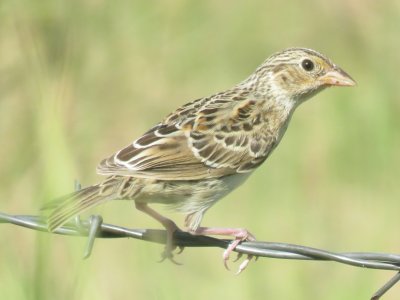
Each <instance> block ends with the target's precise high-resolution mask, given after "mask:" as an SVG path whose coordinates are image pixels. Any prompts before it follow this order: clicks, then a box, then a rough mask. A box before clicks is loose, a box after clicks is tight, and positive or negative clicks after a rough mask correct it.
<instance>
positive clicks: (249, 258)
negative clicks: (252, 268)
mask: <svg viewBox="0 0 400 300" xmlns="http://www.w3.org/2000/svg"><path fill="white" fill-rule="evenodd" d="M252 258H253V255H248V256H247V258H246V259H245V260H244V261H243V262H242V263H241V264H240V266H239V268H238V271H237V272H236V273H235V275H239V274H240V273H242V272H243V270H245V269H246V268H247V266H248V265H249V262H250V261H251V259H252Z"/></svg>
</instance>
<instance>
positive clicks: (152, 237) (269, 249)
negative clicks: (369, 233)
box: [0, 212, 400, 300]
mask: <svg viewBox="0 0 400 300" xmlns="http://www.w3.org/2000/svg"><path fill="white" fill-rule="evenodd" d="M0 223H10V224H14V225H17V226H22V227H26V228H30V229H34V230H38V231H43V232H49V231H48V229H47V224H46V220H45V219H44V218H43V217H39V216H29V215H9V214H6V213H2V212H0ZM53 233H55V234H61V235H70V236H87V237H88V242H87V246H86V249H85V253H84V258H88V257H89V256H90V254H91V252H92V249H93V246H94V241H95V239H96V238H135V239H139V240H143V241H149V242H154V243H159V244H165V242H166V240H167V233H166V231H165V230H159V229H128V228H125V227H122V226H117V225H112V224H105V223H103V219H102V217H101V216H99V215H96V216H91V217H90V218H89V220H86V221H81V220H80V219H79V217H78V218H76V219H75V221H74V222H69V223H67V224H66V225H64V226H62V227H60V228H58V229H56V230H55V231H54V232H53ZM231 242H232V240H229V239H217V238H213V237H209V236H201V235H191V234H190V233H187V232H184V231H177V232H175V234H174V243H175V245H176V246H177V247H180V248H185V247H219V248H224V249H226V248H227V247H228V245H229V244H230V243H231ZM234 251H235V252H237V253H238V254H239V255H243V254H247V255H253V256H255V257H268V258H276V259H297V260H314V261H315V260H317V261H334V262H338V263H342V264H346V265H351V266H356V267H361V268H369V269H379V270H392V271H397V273H396V275H395V276H393V277H392V278H391V279H390V280H389V281H388V282H387V283H386V284H385V285H384V286H383V287H381V288H380V289H379V290H378V291H377V292H376V293H375V294H374V295H373V296H372V297H371V300H378V299H380V298H381V297H382V296H383V295H384V294H385V293H386V292H387V291H388V290H389V289H390V288H391V287H393V286H394V285H395V284H396V283H397V282H398V281H399V280H400V255H399V254H388V253H372V252H344V253H335V252H331V251H326V250H322V249H316V248H311V247H306V246H301V245H295V244H287V243H276V242H263V241H252V242H247V241H246V242H242V243H241V244H239V245H238V246H237V247H236V248H235V249H234Z"/></svg>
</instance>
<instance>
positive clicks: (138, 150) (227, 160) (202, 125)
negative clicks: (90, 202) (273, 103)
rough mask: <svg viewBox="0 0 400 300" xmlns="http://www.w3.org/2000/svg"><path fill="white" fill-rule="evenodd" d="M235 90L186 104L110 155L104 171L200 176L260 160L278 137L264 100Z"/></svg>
mask: <svg viewBox="0 0 400 300" xmlns="http://www.w3.org/2000/svg"><path fill="white" fill-rule="evenodd" d="M252 99H254V98H253V97H251V96H250V95H248V94H246V93H242V94H241V95H235V94H234V93H233V92H232V91H228V92H225V93H220V94H216V95H214V96H212V97H210V98H202V99H198V100H196V101H193V102H192V103H189V104H186V105H184V106H182V107H181V108H179V109H178V110H177V111H175V112H174V113H172V114H171V115H169V116H168V117H167V118H166V119H165V120H164V121H163V122H161V123H159V124H157V125H156V126H154V127H153V128H152V129H150V130H149V131H148V132H146V133H145V134H144V135H143V136H141V137H140V138H138V139H137V140H136V141H134V142H133V143H132V144H130V145H128V146H127V147H125V148H123V149H122V150H120V151H118V152H117V153H115V154H114V155H112V156H111V157H109V158H107V159H104V160H103V161H102V162H101V163H100V164H99V166H98V168H97V171H98V173H99V174H104V175H130V176H135V177H144V178H155V179H159V180H196V179H205V178H212V177H221V176H226V175H230V174H234V173H238V172H239V173H244V172H250V171H252V170H254V169H255V168H256V167H257V166H259V165H260V164H261V163H262V162H263V161H264V160H265V159H266V158H267V156H268V155H269V153H270V152H271V151H272V150H273V149H274V147H275V146H276V143H277V137H276V135H275V134H273V133H274V130H272V128H271V124H269V123H268V122H266V121H268V120H267V119H266V116H265V110H264V109H263V105H264V103H263V102H262V101H257V100H252Z"/></svg>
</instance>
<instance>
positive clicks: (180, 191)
mask: <svg viewBox="0 0 400 300" xmlns="http://www.w3.org/2000/svg"><path fill="white" fill-rule="evenodd" d="M355 84H356V82H355V81H354V79H352V78H351V76H350V75H349V74H347V73H346V72H345V71H344V70H343V69H342V68H340V67H339V66H337V65H335V64H334V63H333V62H332V61H331V60H330V59H328V58H327V57H326V56H324V55H322V54H321V53H319V52H317V51H315V50H312V49H308V48H300V47H295V48H288V49H285V50H283V51H280V52H277V53H275V54H272V55H271V56H270V57H268V58H267V59H266V60H265V61H264V62H263V63H262V64H261V65H260V66H259V67H258V68H256V70H255V71H254V72H253V73H252V74H251V75H250V76H248V77H247V78H246V79H244V80H243V81H241V82H239V83H238V84H236V85H234V86H233V87H232V88H229V89H226V90H224V91H222V92H218V93H215V94H213V95H211V96H208V97H203V98H199V99H197V100H194V101H192V102H189V103H187V104H184V105H183V106H181V107H180V108H178V109H177V110H175V111H174V112H172V113H171V114H169V115H167V116H166V117H165V118H164V119H163V120H162V121H161V122H159V123H158V124H156V125H155V126H154V127H152V128H151V129H149V130H148V131H147V132H145V133H144V134H143V135H142V136H140V137H139V138H137V139H136V140H134V141H133V142H132V143H130V144H128V145H127V146H126V147H123V148H122V149H121V150H119V151H117V152H116V153H114V154H112V155H111V156H108V157H107V158H105V159H104V160H102V161H101V162H100V163H99V165H98V166H97V173H98V174H100V175H104V176H105V179H104V180H103V181H101V182H100V183H98V184H94V185H91V186H88V187H85V188H83V189H81V190H78V191H76V192H74V193H72V194H70V195H67V196H65V197H62V198H61V200H60V201H55V202H54V203H55V204H53V205H50V206H49V207H51V208H52V211H51V212H50V214H49V216H48V219H47V225H48V229H49V231H51V232H52V231H54V230H56V229H57V228H59V227H60V226H62V225H63V224H65V223H66V222H67V221H69V220H70V219H71V218H72V217H74V216H76V215H79V214H81V213H82V212H84V211H86V210H87V209H89V208H92V207H94V206H96V205H99V204H101V203H104V202H108V201H111V200H116V199H125V200H133V201H134V203H135V206H136V208H137V209H138V210H139V211H142V212H143V213H145V214H147V215H149V216H150V217H152V218H154V219H155V220H157V221H158V222H159V223H160V224H161V225H162V226H163V227H164V228H165V229H166V232H167V241H166V245H165V250H164V252H163V258H169V259H171V260H172V261H174V260H173V250H175V248H176V247H175V245H174V243H173V235H174V232H175V231H177V230H180V229H179V227H178V226H177V225H176V224H175V222H174V221H173V220H171V219H169V218H167V217H165V216H163V215H162V214H160V213H159V212H157V211H156V210H154V209H153V208H151V207H150V206H149V204H153V203H161V204H165V205H167V206H168V207H169V208H172V209H173V210H175V211H178V212H181V213H183V214H184V215H185V221H184V226H185V228H186V230H187V231H188V232H189V233H191V234H193V235H224V236H231V237H232V242H231V243H230V244H229V246H228V247H227V249H226V250H225V251H224V253H223V262H224V264H225V266H226V267H227V261H228V260H229V255H230V254H231V252H232V251H233V250H234V249H235V248H236V247H237V246H238V245H239V244H240V243H241V242H242V241H253V240H255V237H254V235H252V234H251V233H250V232H248V231H247V230H246V229H243V228H215V227H203V226H202V225H201V221H202V218H203V216H204V214H205V213H206V212H207V210H208V209H210V208H211V207H212V206H213V205H214V204H215V203H216V202H217V201H219V200H220V199H221V198H223V197H225V196H226V195H227V194H229V193H230V192H231V191H233V190H234V189H235V188H237V187H238V186H240V185H241V184H242V183H244V182H245V181H246V179H247V178H248V177H249V176H250V175H251V174H252V173H253V171H254V170H256V169H257V168H258V167H259V166H260V165H261V164H263V163H264V161H265V160H266V159H267V158H268V157H269V156H270V155H271V153H272V152H273V150H274V149H275V148H276V147H277V145H278V144H279V142H280V141H281V139H282V137H283V135H284V134H285V132H286V129H287V127H288V124H289V122H290V120H291V117H292V115H293V112H294V111H295V109H296V108H297V107H298V106H299V105H300V104H301V103H303V102H305V101H306V100H307V99H309V98H311V97H313V96H315V95H316V94H317V93H319V92H320V91H322V90H324V89H325V88H328V87H332V86H354V85H355ZM246 201H247V200H246ZM251 258H252V257H251V256H248V258H247V259H246V260H245V262H244V263H242V265H241V266H240V268H239V272H241V271H242V270H243V269H244V268H245V267H246V266H247V264H248V262H249V261H250V260H251Z"/></svg>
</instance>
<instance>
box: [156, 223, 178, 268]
mask: <svg viewBox="0 0 400 300" xmlns="http://www.w3.org/2000/svg"><path fill="white" fill-rule="evenodd" d="M167 220H168V221H165V220H164V222H163V225H164V227H165V229H166V230H167V241H166V243H165V248H164V251H163V252H162V253H161V260H160V261H159V262H163V261H164V260H166V259H168V260H169V261H171V262H172V263H174V264H176V265H182V264H181V263H179V262H177V261H176V260H175V259H174V253H173V252H174V250H175V249H176V248H177V247H176V245H175V244H174V233H175V232H176V231H180V229H179V227H178V226H177V225H176V224H175V223H174V222H173V221H171V220H169V219H167ZM183 249H184V248H183V247H179V251H178V252H177V254H180V253H182V251H183Z"/></svg>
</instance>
